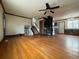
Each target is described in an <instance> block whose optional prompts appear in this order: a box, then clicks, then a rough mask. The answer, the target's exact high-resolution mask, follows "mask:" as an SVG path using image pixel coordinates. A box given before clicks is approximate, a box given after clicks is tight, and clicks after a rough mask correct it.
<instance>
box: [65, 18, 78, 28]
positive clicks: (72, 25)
mask: <svg viewBox="0 0 79 59" xmlns="http://www.w3.org/2000/svg"><path fill="white" fill-rule="evenodd" d="M66 28H67V29H79V20H77V19H71V20H67V23H66Z"/></svg>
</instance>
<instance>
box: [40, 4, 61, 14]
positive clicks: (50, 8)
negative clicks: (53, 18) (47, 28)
mask: <svg viewBox="0 0 79 59" xmlns="http://www.w3.org/2000/svg"><path fill="white" fill-rule="evenodd" d="M59 7H60V6H55V7H50V5H49V3H46V9H42V10H39V11H45V13H44V15H45V14H46V13H47V11H46V10H49V11H50V12H51V13H54V12H53V11H52V9H57V8H59Z"/></svg>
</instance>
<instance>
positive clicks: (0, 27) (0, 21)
mask: <svg viewBox="0 0 79 59" xmlns="http://www.w3.org/2000/svg"><path fill="white" fill-rule="evenodd" d="M2 14H3V10H2V7H1V5H0V41H1V40H2V39H3V16H2Z"/></svg>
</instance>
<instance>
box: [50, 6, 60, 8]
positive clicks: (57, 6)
mask: <svg viewBox="0 0 79 59" xmlns="http://www.w3.org/2000/svg"><path fill="white" fill-rule="evenodd" d="M57 8H60V6H56V7H52V8H50V9H57Z"/></svg>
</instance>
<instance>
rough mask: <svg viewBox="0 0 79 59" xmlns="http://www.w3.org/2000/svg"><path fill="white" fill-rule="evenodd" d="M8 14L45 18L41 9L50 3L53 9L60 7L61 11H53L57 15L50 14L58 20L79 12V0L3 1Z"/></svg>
mask: <svg viewBox="0 0 79 59" xmlns="http://www.w3.org/2000/svg"><path fill="white" fill-rule="evenodd" d="M3 3H4V6H5V9H6V11H7V12H9V13H12V14H16V15H21V16H26V17H30V18H32V17H38V18H40V17H43V16H44V15H43V13H44V11H42V12H39V11H38V10H40V9H45V8H46V6H45V3H49V4H50V6H51V7H54V6H57V5H59V6H60V8H59V9H55V10H53V11H54V12H55V13H54V14H51V13H48V14H47V15H52V16H53V17H54V18H58V17H60V16H63V15H64V14H67V13H69V12H74V11H79V0H3Z"/></svg>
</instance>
